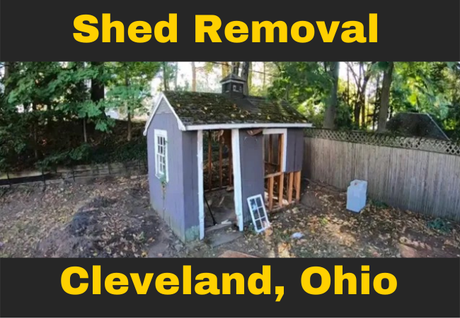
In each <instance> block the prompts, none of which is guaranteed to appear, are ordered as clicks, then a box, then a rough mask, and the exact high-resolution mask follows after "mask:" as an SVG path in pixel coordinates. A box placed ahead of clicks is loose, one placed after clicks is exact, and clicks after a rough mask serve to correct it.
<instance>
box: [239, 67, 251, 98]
mask: <svg viewBox="0 0 460 318" xmlns="http://www.w3.org/2000/svg"><path fill="white" fill-rule="evenodd" d="M250 68H251V62H243V68H242V70H241V77H242V78H243V79H244V80H245V81H246V82H245V83H244V86H243V94H244V95H245V96H248V95H249V83H248V80H249V69H250Z"/></svg>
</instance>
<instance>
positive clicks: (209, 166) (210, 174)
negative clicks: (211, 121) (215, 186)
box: [208, 131, 212, 189]
mask: <svg viewBox="0 0 460 318" xmlns="http://www.w3.org/2000/svg"><path fill="white" fill-rule="evenodd" d="M208 188H209V189H212V132H211V131H208Z"/></svg>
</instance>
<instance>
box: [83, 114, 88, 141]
mask: <svg viewBox="0 0 460 318" xmlns="http://www.w3.org/2000/svg"><path fill="white" fill-rule="evenodd" d="M83 141H84V142H85V143H87V142H88V135H87V133H86V118H83Z"/></svg>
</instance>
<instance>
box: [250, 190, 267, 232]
mask: <svg viewBox="0 0 460 318" xmlns="http://www.w3.org/2000/svg"><path fill="white" fill-rule="evenodd" d="M252 200H254V201H256V202H257V200H259V201H260V202H261V205H260V206H256V209H257V215H258V217H256V216H255V215H254V212H255V211H254V209H253V206H252V205H251V201H252ZM247 201H248V207H249V212H250V213H251V218H252V224H253V225H254V230H255V231H256V232H257V233H260V232H263V231H265V230H266V229H268V228H269V227H270V225H271V224H270V220H269V219H268V215H267V210H266V209H265V204H264V199H263V198H262V195H261V194H257V195H254V196H252V197H249V198H247ZM259 209H262V213H260V210H259ZM257 221H259V223H260V225H261V227H260V228H259V227H258V226H257ZM262 221H265V224H263V223H262Z"/></svg>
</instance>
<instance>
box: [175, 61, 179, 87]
mask: <svg viewBox="0 0 460 318" xmlns="http://www.w3.org/2000/svg"><path fill="white" fill-rule="evenodd" d="M178 73H179V62H176V64H175V65H174V89H175V90H177V77H178V75H179V74H178Z"/></svg>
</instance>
